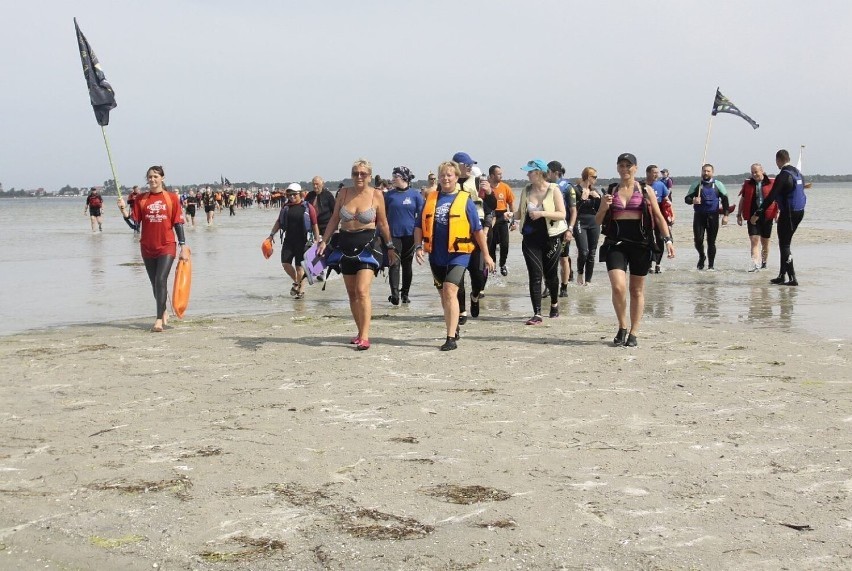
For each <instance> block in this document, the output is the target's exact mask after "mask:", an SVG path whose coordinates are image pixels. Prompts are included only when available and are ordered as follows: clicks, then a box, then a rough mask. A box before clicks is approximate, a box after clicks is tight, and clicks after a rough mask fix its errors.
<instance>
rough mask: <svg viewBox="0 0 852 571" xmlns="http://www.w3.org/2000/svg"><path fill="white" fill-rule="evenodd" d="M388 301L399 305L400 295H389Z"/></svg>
mask: <svg viewBox="0 0 852 571" xmlns="http://www.w3.org/2000/svg"><path fill="white" fill-rule="evenodd" d="M388 301H389V302H391V304H393V305H399V297H397V296H395V295H389V296H388Z"/></svg>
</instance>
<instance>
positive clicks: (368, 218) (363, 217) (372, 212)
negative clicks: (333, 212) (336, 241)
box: [340, 202, 376, 224]
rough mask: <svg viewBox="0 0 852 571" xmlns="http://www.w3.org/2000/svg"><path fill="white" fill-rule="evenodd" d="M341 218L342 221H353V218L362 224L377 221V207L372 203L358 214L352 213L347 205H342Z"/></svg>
mask: <svg viewBox="0 0 852 571" xmlns="http://www.w3.org/2000/svg"><path fill="white" fill-rule="evenodd" d="M340 220H341V221H342V222H352V221H353V220H354V221H356V222H360V223H361V224H371V223H373V222H375V221H376V208H375V207H374V206H373V205H372V202H371V203H370V208H368V209H367V210H364V211H363V212H359V213H357V214H352V213H351V212H349V211H348V210H347V209H346V207H345V206H343V205H342V204H341V205H340Z"/></svg>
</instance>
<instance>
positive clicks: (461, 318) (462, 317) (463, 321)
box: [459, 315, 467, 325]
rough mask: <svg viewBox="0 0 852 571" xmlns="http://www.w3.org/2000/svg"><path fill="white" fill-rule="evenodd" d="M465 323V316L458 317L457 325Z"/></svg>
mask: <svg viewBox="0 0 852 571" xmlns="http://www.w3.org/2000/svg"><path fill="white" fill-rule="evenodd" d="M465 323H467V315H459V325H464V324H465Z"/></svg>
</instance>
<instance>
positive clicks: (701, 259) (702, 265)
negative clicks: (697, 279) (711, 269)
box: [695, 256, 706, 270]
mask: <svg viewBox="0 0 852 571" xmlns="http://www.w3.org/2000/svg"><path fill="white" fill-rule="evenodd" d="M705 259H706V258H705V257H704V256H701V257H700V258H698V265H697V266H695V267H696V268H698V269H699V270H703V269H704V260H705Z"/></svg>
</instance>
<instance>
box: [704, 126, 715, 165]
mask: <svg viewBox="0 0 852 571" xmlns="http://www.w3.org/2000/svg"><path fill="white" fill-rule="evenodd" d="M712 129H713V115H710V121H708V122H707V139H705V140H704V157H703V158H702V159H701V166H704V165H706V164H707V148H708V147H709V146H710V131H711V130H712Z"/></svg>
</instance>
